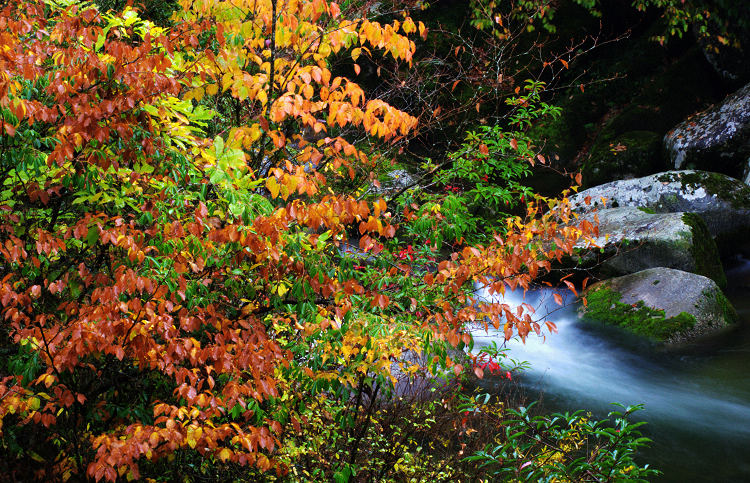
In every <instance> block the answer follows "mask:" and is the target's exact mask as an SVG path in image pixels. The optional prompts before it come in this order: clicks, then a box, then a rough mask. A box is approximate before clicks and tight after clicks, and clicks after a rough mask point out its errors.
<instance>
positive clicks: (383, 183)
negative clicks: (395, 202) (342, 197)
mask: <svg viewBox="0 0 750 483" xmlns="http://www.w3.org/2000/svg"><path fill="white" fill-rule="evenodd" d="M379 183H380V186H379V187H378V186H375V185H371V186H370V187H369V189H368V193H370V194H373V195H376V196H382V197H383V198H386V199H389V198H393V197H395V196H398V195H399V194H401V193H403V192H405V191H407V190H410V189H418V188H419V186H418V183H419V177H418V176H415V175H412V174H410V173H409V172H408V171H406V170H405V169H395V170H393V171H390V172H389V173H388V174H386V175H385V177H384V179H381V180H380V181H379Z"/></svg>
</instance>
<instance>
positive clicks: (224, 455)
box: [218, 448, 232, 461]
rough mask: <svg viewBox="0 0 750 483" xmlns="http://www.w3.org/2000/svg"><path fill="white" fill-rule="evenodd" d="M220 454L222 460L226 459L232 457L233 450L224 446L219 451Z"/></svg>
mask: <svg viewBox="0 0 750 483" xmlns="http://www.w3.org/2000/svg"><path fill="white" fill-rule="evenodd" d="M218 456H219V459H220V460H221V461H226V460H228V459H229V458H231V457H232V452H231V451H230V450H229V449H228V448H224V449H222V450H221V451H219V455H218Z"/></svg>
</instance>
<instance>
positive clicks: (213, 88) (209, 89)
mask: <svg viewBox="0 0 750 483" xmlns="http://www.w3.org/2000/svg"><path fill="white" fill-rule="evenodd" d="M217 92H219V86H218V85H217V84H209V85H208V86H206V94H208V95H209V96H215V95H216V93H217Z"/></svg>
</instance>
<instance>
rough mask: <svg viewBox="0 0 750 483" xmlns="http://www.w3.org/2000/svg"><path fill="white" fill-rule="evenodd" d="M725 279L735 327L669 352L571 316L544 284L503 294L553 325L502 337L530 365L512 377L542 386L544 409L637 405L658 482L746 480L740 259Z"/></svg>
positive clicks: (746, 335)
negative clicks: (551, 329) (524, 335)
mask: <svg viewBox="0 0 750 483" xmlns="http://www.w3.org/2000/svg"><path fill="white" fill-rule="evenodd" d="M727 278H728V279H729V285H730V289H728V290H727V296H728V297H729V298H730V300H731V301H732V302H733V304H734V305H735V307H736V308H737V311H738V312H739V314H740V319H741V321H742V322H741V323H742V326H741V327H739V328H738V329H737V330H734V331H732V332H730V333H727V334H723V335H722V336H719V337H716V338H714V339H712V340H708V341H703V342H701V343H700V344H695V345H693V346H690V347H686V348H684V349H682V350H680V351H679V352H669V353H666V352H664V351H658V350H655V349H653V348H648V347H643V346H638V345H637V344H633V341H632V340H627V341H625V343H623V338H625V337H626V336H624V335H622V334H621V333H618V332H612V331H606V330H604V329H602V328H598V327H595V326H592V325H591V324H586V323H584V322H581V321H579V320H578V318H577V316H576V306H575V305H574V304H573V303H572V302H573V301H574V297H573V295H572V294H570V293H565V297H566V300H567V302H569V303H570V305H568V306H567V307H565V308H564V309H559V308H558V306H557V305H556V304H555V303H554V301H553V300H552V291H551V290H550V289H539V290H536V291H529V292H528V293H527V294H526V297H525V298H524V297H523V294H522V293H521V292H518V293H508V294H507V296H506V298H505V302H506V303H509V304H515V305H518V304H520V303H521V302H526V303H528V304H530V305H532V306H534V307H535V308H536V311H537V314H540V316H541V315H543V314H546V313H549V312H551V313H550V315H549V316H548V317H547V318H548V319H549V320H552V321H554V322H555V323H556V324H557V327H558V332H559V333H558V334H551V335H548V336H547V337H546V339H545V340H542V339H541V338H537V337H530V338H528V339H527V341H526V344H522V343H521V342H520V341H511V342H510V343H509V347H510V348H511V351H510V356H511V357H512V358H514V359H517V360H526V361H529V362H530V363H531V368H530V369H528V370H527V371H526V372H525V374H524V375H523V377H522V383H523V384H524V386H525V387H526V388H527V389H528V390H529V393H530V395H531V396H532V397H533V395H534V393H535V392H536V393H540V392H543V394H544V400H545V406H546V407H547V408H548V409H551V410H565V411H567V410H576V409H581V408H585V409H588V410H591V411H592V412H594V413H595V414H596V416H598V417H604V416H605V415H606V413H607V412H608V411H611V410H612V409H613V406H611V403H613V402H620V403H623V404H631V405H632V404H639V403H642V404H644V406H645V410H644V411H641V412H639V413H636V414H637V418H640V419H643V420H645V421H648V423H649V424H648V425H647V426H646V427H645V431H644V432H645V433H647V436H649V437H651V438H652V439H653V440H654V443H653V444H652V446H651V448H650V449H648V450H646V451H645V452H644V456H643V458H644V460H646V461H648V462H651V463H652V465H653V466H656V467H657V468H659V469H661V470H662V471H663V472H664V473H665V474H664V477H663V478H662V479H661V480H662V481H750V373H749V372H748V369H749V368H750V324H748V322H750V261H747V260H740V261H738V263H737V264H736V266H735V267H733V268H732V269H729V270H727ZM558 292H560V293H564V292H561V291H558ZM553 311H554V312H553ZM474 337H475V340H476V346H477V347H481V346H482V345H486V344H488V343H489V342H490V341H492V340H496V341H498V343H499V342H500V341H502V333H501V332H497V331H490V332H489V333H485V332H484V331H483V330H482V331H476V332H474Z"/></svg>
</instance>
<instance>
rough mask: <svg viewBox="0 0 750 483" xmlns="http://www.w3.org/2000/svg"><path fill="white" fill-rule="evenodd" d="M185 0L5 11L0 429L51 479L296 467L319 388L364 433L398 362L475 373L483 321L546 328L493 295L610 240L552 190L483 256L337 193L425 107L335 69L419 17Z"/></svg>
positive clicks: (413, 32)
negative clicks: (586, 246) (416, 252)
mask: <svg viewBox="0 0 750 483" xmlns="http://www.w3.org/2000/svg"><path fill="white" fill-rule="evenodd" d="M180 3H181V4H180V8H179V9H178V10H177V12H176V13H175V14H174V17H173V21H172V23H173V25H172V26H170V27H158V26H155V25H153V24H151V23H150V22H147V21H145V20H142V19H141V18H140V17H139V15H138V13H137V11H136V10H133V9H130V8H126V9H125V10H124V11H123V12H121V13H105V12H99V11H98V10H97V9H96V8H95V7H93V6H91V5H89V4H86V3H79V2H59V3H56V2H42V1H33V0H29V1H20V0H11V1H9V2H5V4H4V6H3V7H2V11H1V13H0V39H1V40H0V108H1V109H2V126H0V131H1V132H0V135H1V136H2V138H1V143H2V146H1V147H0V149H1V155H2V158H1V161H0V169H1V170H2V173H3V177H2V180H3V184H2V187H1V188H0V190H1V192H0V275H2V280H1V282H0V283H1V284H2V285H1V286H0V304H1V314H2V319H1V320H2V322H0V324H1V325H0V326H1V327H2V333H0V337H2V338H3V342H2V347H3V350H4V351H5V353H6V354H8V357H9V359H8V361H9V362H7V363H4V365H3V366H2V367H3V373H2V374H0V375H2V376H3V379H2V382H1V383H0V424H1V425H2V426H1V427H0V430H1V431H2V438H3V440H4V441H5V443H3V452H4V453H5V456H4V459H5V460H6V461H16V462H19V463H18V464H19V465H20V464H22V463H23V462H24V461H26V462H32V463H31V465H32V467H34V468H38V470H37V473H36V476H37V477H42V476H43V475H47V476H50V477H55V478H58V477H59V478H62V479H70V478H75V479H81V478H83V477H84V475H86V476H87V477H90V478H92V479H94V480H97V481H98V480H108V481H114V480H116V479H118V478H129V479H138V478H140V477H142V476H143V474H142V473H143V472H144V471H152V470H153V471H155V470H154V468H157V467H158V465H159V464H161V462H165V461H171V459H172V458H175V457H178V458H183V457H185V458H187V457H190V458H198V460H204V461H208V462H211V464H215V465H219V466H221V465H225V466H228V465H239V466H247V467H250V468H253V471H262V472H272V474H277V475H284V474H286V473H287V472H289V471H290V464H291V462H292V461H293V459H294V457H295V456H294V455H295V453H294V451H292V449H290V448H294V447H296V446H295V445H297V446H298V443H299V442H300V441H301V440H304V438H305V436H304V430H305V428H306V427H309V425H310V424H312V423H311V422H312V421H315V418H316V417H321V416H320V414H328V415H329V416H330V413H331V411H334V410H333V409H331V407H327V409H325V410H323V409H321V411H323V412H321V413H317V414H316V413H315V411H317V410H318V409H317V408H320V407H321V405H320V404H319V402H320V397H321V395H325V396H326V397H327V398H328V399H327V400H329V401H331V400H334V401H339V402H340V403H341V405H342V406H346V407H347V408H348V409H347V410H346V411H344V410H342V412H341V413H340V415H342V417H341V418H339V419H337V420H336V424H339V425H340V427H341V428H343V429H341V430H342V431H352V433H351V434H353V435H355V436H356V434H357V433H356V432H355V431H354V430H355V429H356V430H357V431H360V430H361V429H362V427H363V426H362V425H363V424H364V419H363V418H362V414H363V413H362V411H364V408H365V405H366V404H365V400H368V401H372V400H374V399H375V396H373V394H372V393H373V388H376V389H375V392H377V391H378V390H380V392H381V394H387V393H389V392H390V391H392V389H393V387H394V383H395V378H396V373H398V374H413V373H416V372H417V371H425V370H426V371H431V372H433V373H435V374H437V373H440V372H441V371H446V370H447V371H454V372H456V373H460V372H461V371H462V367H461V365H460V361H457V362H454V361H452V360H451V358H450V356H449V355H448V353H447V352H446V348H447V347H448V346H452V347H459V348H461V347H463V346H464V345H468V344H470V342H471V337H470V335H469V333H468V330H467V324H469V323H471V322H477V321H482V322H484V323H488V324H492V325H494V326H495V327H504V331H505V334H506V337H507V338H510V337H512V336H513V335H515V334H519V335H520V336H521V337H526V336H528V335H529V334H531V333H534V332H536V333H539V332H540V331H541V329H542V328H541V327H540V321H537V320H535V319H534V318H533V314H530V313H529V312H528V311H527V312H525V313H518V312H516V311H515V310H511V309H510V308H509V307H508V306H507V305H502V304H489V303H481V304H479V303H475V302H476V301H475V300H474V299H473V298H472V293H473V292H472V288H473V286H474V284H476V283H480V284H486V285H489V286H490V287H491V289H492V290H493V291H495V292H500V293H502V292H503V291H504V290H506V289H507V288H515V287H517V286H521V287H527V286H528V284H529V283H530V282H531V280H532V279H534V278H535V277H537V276H538V275H540V274H542V273H544V272H545V271H547V270H549V268H550V261H551V260H553V259H555V258H558V259H559V258H560V257H561V256H563V255H564V254H568V253H571V251H572V250H573V246H574V244H575V243H576V241H577V240H579V239H580V238H581V237H582V236H584V235H586V233H587V232H588V231H590V230H591V227H590V226H578V225H576V224H575V223H574V219H573V217H572V215H571V213H570V212H569V210H568V209H567V207H566V204H565V203H564V202H562V203H561V202H558V201H555V200H544V199H537V200H533V201H531V202H529V203H528V204H527V210H526V214H525V216H524V217H522V218H519V217H514V218H509V219H508V220H507V223H506V225H505V226H504V229H503V230H502V235H500V234H498V235H496V236H495V237H494V239H492V240H491V241H490V242H489V243H487V244H486V245H484V246H466V247H462V248H461V249H460V250H459V251H458V252H456V253H453V254H449V255H448V256H447V257H446V256H445V254H441V253H440V252H439V251H438V250H437V249H434V250H433V249H430V247H429V246H428V247H426V248H425V250H428V251H429V252H430V253H429V256H430V257H432V258H434V259H435V261H431V260H429V259H428V258H426V257H427V255H425V258H423V259H421V262H419V263H405V262H406V261H405V260H399V259H398V258H397V257H396V256H395V254H397V253H399V252H400V251H401V250H403V249H405V247H406V244H407V243H409V241H408V240H406V239H405V238H404V237H402V238H400V239H399V237H400V236H401V233H402V231H403V230H404V227H406V226H407V225H408V224H409V223H411V222H412V221H414V219H415V218H416V217H417V214H416V213H418V210H415V208H414V207H412V208H409V207H407V208H406V209H405V211H404V212H402V213H396V212H393V211H390V210H391V209H392V208H391V207H389V206H387V205H386V203H385V201H384V200H383V199H380V198H378V197H370V198H368V197H366V196H365V197H361V196H356V194H355V193H351V192H348V191H346V190H343V189H340V187H341V186H346V182H347V181H350V180H351V179H352V178H354V177H355V176H362V175H363V174H364V176H368V173H370V171H372V170H373V169H374V167H375V165H376V164H377V163H378V162H379V161H378V159H379V158H378V156H377V155H376V153H377V150H376V148H374V147H373V146H377V143H391V142H394V141H398V140H399V139H403V138H404V137H407V136H409V135H410V133H412V132H413V130H414V129H415V127H416V125H417V119H416V118H414V117H412V116H411V115H410V114H409V113H406V112H402V111H399V110H397V109H395V108H393V107H391V106H390V105H388V104H386V103H385V102H383V101H381V100H379V99H376V98H371V99H368V98H366V96H365V92H364V91H363V90H362V89H361V88H360V87H359V86H357V85H356V84H355V83H353V82H351V81H350V80H348V79H346V78H343V77H341V76H337V75H335V74H334V73H333V72H332V71H331V68H330V65H331V60H332V59H333V58H334V57H337V58H342V57H345V58H347V59H349V60H350V61H351V62H352V63H353V65H354V66H355V67H354V68H355V70H357V67H356V61H357V59H358V57H359V56H361V55H365V54H366V53H368V52H369V51H371V50H381V51H384V52H385V53H386V55H388V56H391V57H392V58H393V59H394V60H395V61H396V62H397V63H399V64H401V65H403V67H404V68H408V64H409V62H410V60H411V57H412V55H413V53H414V50H415V39H416V40H418V39H419V36H420V35H423V34H425V30H424V26H423V25H421V24H419V23H415V22H414V21H412V20H411V19H410V18H409V16H408V15H406V14H404V15H403V16H400V17H399V18H398V19H394V20H392V21H391V22H390V23H379V22H376V21H372V20H369V19H367V18H361V17H358V18H356V17H350V16H348V14H347V12H342V10H341V8H342V7H340V6H339V5H337V4H336V3H334V2H328V1H326V0H273V1H270V0H253V1H244V0H240V1H232V2H229V1H226V2H224V1H211V2H209V1H202V0H196V1H182V2H180ZM219 105H221V106H230V109H224V110H222V111H221V112H223V113H229V114H226V115H225V114H222V115H220V114H219V109H218V108H217V106H219ZM305 133H314V135H312V136H310V135H306V134H305ZM364 136H366V138H367V139H369V141H368V142H362V141H361V139H362V138H363V137H364ZM311 138H313V139H314V140H311ZM511 145H512V143H511ZM527 201H528V200H527ZM422 216H428V217H430V218H431V219H434V220H435V222H436V223H437V222H438V221H440V220H441V219H442V218H443V217H444V215H443V214H442V213H441V212H440V210H439V207H438V209H435V210H432V211H430V212H429V213H428V214H427V215H424V214H423V215H422ZM355 234H356V237H355V236H354V235H355ZM348 241H352V242H354V243H356V245H357V246H358V247H359V249H361V250H362V251H363V252H364V253H366V254H367V256H368V257H372V258H373V259H374V260H375V261H374V262H373V261H372V260H367V261H361V262H359V261H356V259H353V258H352V257H351V256H348V255H346V253H345V250H343V249H342V248H343V247H344V245H345V244H346V243H348ZM378 260H386V261H388V263H387V264H381V265H378V264H379V263H380V262H378ZM384 263H385V262H384ZM363 264H367V265H368V268H367V269H366V270H361V269H358V268H356V267H355V265H358V266H361V265H363ZM373 264H374V265H377V266H379V267H380V268H383V267H385V268H383V271H382V272H378V273H380V275H373V274H374V273H375V272H374V271H373V270H370V268H369V267H371V266H373ZM386 279H387V280H388V283H383V280H386ZM550 327H552V326H551V325H550ZM407 351H412V352H414V353H418V352H421V353H424V354H426V355H427V357H425V358H424V361H425V362H423V363H421V364H419V365H417V364H416V362H406V361H407V360H410V359H407V358H405V357H404V355H405V354H406V352H407ZM4 357H5V356H4ZM399 365H400V366H401V367H400V368H398V367H397V366H399ZM365 389H367V391H369V399H368V398H367V397H364V398H363V394H365V393H367V391H366V390H365ZM311 401H318V403H316V404H312V403H311ZM352 401H355V402H356V404H353V403H352ZM337 414H338V413H337ZM326 417H328V416H326ZM331 417H332V418H333V416H331ZM334 419H335V418H334ZM364 427H365V428H366V427H367V425H366V424H365V425H364ZM24 428H36V429H35V432H33V435H31V436H30V435H29V434H30V433H28V432H24ZM344 444H348V443H344ZM185 455H187V456H185ZM349 455H350V456H351V455H352V453H351V451H350V453H349ZM354 455H355V456H356V451H354ZM355 456H352V457H351V458H349V457H347V458H346V461H342V462H341V463H340V464H339V466H336V465H333V467H332V468H330V472H331V474H333V473H335V472H337V471H338V472H339V473H338V474H342V473H341V468H342V467H343V466H346V465H349V466H347V468H348V469H347V471H349V474H352V472H353V471H354V470H353V469H352V468H354V464H355V463H356V461H357V459H356V457H355ZM8 464H9V466H8V468H11V469H12V468H14V466H13V464H10V463H8ZM155 465H157V466H155ZM1 467H2V465H1V464H0V468H1ZM9 471H10V470H9Z"/></svg>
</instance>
